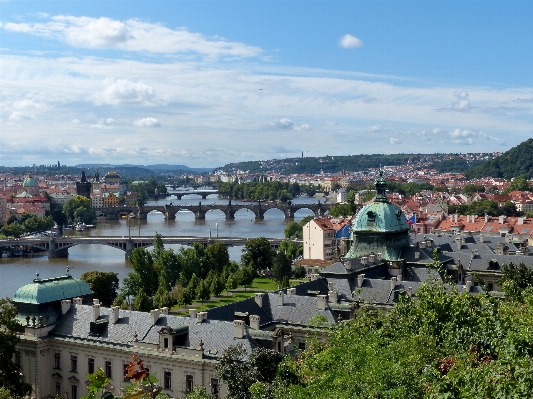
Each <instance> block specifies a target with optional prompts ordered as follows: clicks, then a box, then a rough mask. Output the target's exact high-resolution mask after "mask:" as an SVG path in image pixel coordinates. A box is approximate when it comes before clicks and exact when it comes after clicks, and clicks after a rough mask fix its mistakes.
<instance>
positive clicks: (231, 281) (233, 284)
mask: <svg viewBox="0 0 533 399" xmlns="http://www.w3.org/2000/svg"><path fill="white" fill-rule="evenodd" d="M238 286H239V283H238V279H236V278H235V275H234V274H232V275H230V276H229V277H228V279H227V280H226V291H227V292H228V294H229V292H230V291H233V290H234V289H235V288H237V287H238Z"/></svg>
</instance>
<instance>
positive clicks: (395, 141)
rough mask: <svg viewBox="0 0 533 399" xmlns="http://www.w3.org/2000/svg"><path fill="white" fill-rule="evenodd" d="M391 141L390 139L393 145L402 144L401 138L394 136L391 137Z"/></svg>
mask: <svg viewBox="0 0 533 399" xmlns="http://www.w3.org/2000/svg"><path fill="white" fill-rule="evenodd" d="M389 141H390V143H391V144H393V145H395V144H400V143H401V141H400V139H397V138H394V137H391V138H390V139H389Z"/></svg>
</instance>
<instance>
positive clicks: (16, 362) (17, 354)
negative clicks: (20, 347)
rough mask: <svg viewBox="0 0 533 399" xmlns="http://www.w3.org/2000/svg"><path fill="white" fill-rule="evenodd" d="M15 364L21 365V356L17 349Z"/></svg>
mask: <svg viewBox="0 0 533 399" xmlns="http://www.w3.org/2000/svg"><path fill="white" fill-rule="evenodd" d="M15 364H16V365H17V366H21V365H22V357H21V356H20V352H19V351H16V352H15Z"/></svg>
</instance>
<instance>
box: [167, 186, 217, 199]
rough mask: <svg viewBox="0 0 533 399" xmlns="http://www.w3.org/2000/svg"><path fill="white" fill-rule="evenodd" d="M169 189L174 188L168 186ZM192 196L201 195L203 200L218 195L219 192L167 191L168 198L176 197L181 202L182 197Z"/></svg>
mask: <svg viewBox="0 0 533 399" xmlns="http://www.w3.org/2000/svg"><path fill="white" fill-rule="evenodd" d="M169 187H172V186H167V188H169ZM191 194H195V195H199V196H201V197H202V199H206V198H207V196H208V195H211V194H218V190H188V191H175V190H174V191H172V190H171V189H170V190H167V196H176V198H177V199H178V200H180V199H181V197H183V196H184V195H191Z"/></svg>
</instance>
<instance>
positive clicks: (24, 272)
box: [0, 194, 318, 298]
mask: <svg viewBox="0 0 533 399" xmlns="http://www.w3.org/2000/svg"><path fill="white" fill-rule="evenodd" d="M170 201H172V202H173V203H174V204H175V205H176V204H183V205H197V204H198V202H199V201H201V202H202V205H204V204H205V205H211V204H219V205H225V204H227V203H228V201H227V200H223V199H219V198H218V197H217V195H216V194H213V195H210V196H208V197H207V199H205V200H203V199H201V197H200V196H198V195H194V194H193V195H187V196H184V197H183V198H182V199H181V200H179V201H178V200H177V199H176V197H170V198H165V199H161V200H159V201H151V202H149V203H148V204H147V205H164V204H166V203H169V202H170ZM317 201H318V200H317V199H315V198H306V197H298V198H295V199H294V200H293V202H294V203H298V204H301V203H316V202H317ZM232 203H234V204H238V203H239V202H238V201H232ZM309 215H313V213H312V212H311V211H310V210H306V209H302V210H300V211H298V212H296V215H295V220H296V221H298V220H301V219H302V218H304V217H305V216H309ZM129 223H130V225H129V226H128V220H127V219H120V220H103V219H99V220H98V221H97V224H96V228H94V229H87V230H85V231H83V232H78V231H75V230H65V231H64V235H74V236H128V234H131V236H138V235H139V226H140V235H142V236H154V235H155V234H156V233H160V234H162V235H163V236H204V237H208V236H209V232H210V231H211V236H212V237H215V236H216V234H217V230H218V235H219V236H221V237H261V236H264V237H269V238H282V237H283V229H284V228H285V225H286V221H285V219H284V215H283V212H281V211H280V210H277V209H271V210H269V211H267V212H266V213H265V219H264V220H257V221H256V220H255V216H254V214H253V213H252V212H251V211H246V210H241V211H238V212H237V213H236V214H235V220H228V221H226V220H225V216H224V213H222V212H221V211H217V210H212V211H209V212H207V214H206V217H205V220H195V219H194V215H193V214H192V213H191V212H178V213H177V214H176V219H175V220H165V218H164V216H163V214H162V213H158V212H154V213H150V214H148V218H147V220H139V219H131V220H129ZM179 247H180V246H179V245H169V246H167V248H172V249H174V250H178V249H179ZM228 251H229V254H230V257H231V259H233V260H236V261H239V260H240V255H241V251H242V247H230V248H228ZM67 266H68V267H69V270H70V274H71V275H72V276H73V277H80V276H81V275H82V274H83V273H85V272H88V271H92V270H99V271H102V272H110V271H112V272H115V273H118V274H119V279H120V280H121V281H122V279H123V278H124V277H126V275H127V274H128V273H129V272H131V267H130V266H129V265H128V264H127V263H126V261H125V254H124V252H123V251H121V250H119V249H116V248H111V247H108V246H105V245H77V246H74V247H72V248H69V256H68V258H55V259H48V256H47V254H46V253H44V252H43V253H42V254H39V255H35V256H33V257H23V258H1V259H0V298H4V297H10V298H12V297H13V296H14V295H15V291H16V290H17V289H18V288H19V287H21V286H23V285H25V284H29V283H31V282H32V280H33V279H34V278H35V273H36V272H37V271H39V277H40V278H49V277H56V276H60V275H64V274H65V271H66V267H67Z"/></svg>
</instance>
